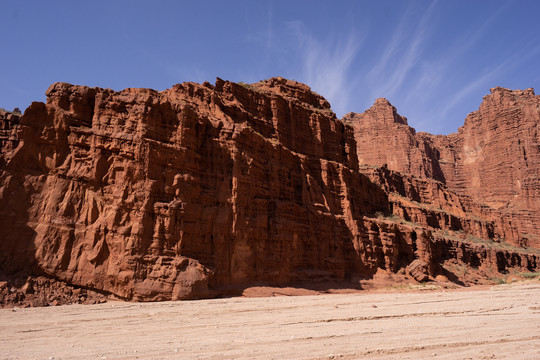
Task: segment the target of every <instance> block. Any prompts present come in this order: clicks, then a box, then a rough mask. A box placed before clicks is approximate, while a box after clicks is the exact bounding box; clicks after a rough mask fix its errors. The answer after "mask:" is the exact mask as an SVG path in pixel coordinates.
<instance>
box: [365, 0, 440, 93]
mask: <svg viewBox="0 0 540 360" xmlns="http://www.w3.org/2000/svg"><path fill="white" fill-rule="evenodd" d="M437 3H438V1H434V2H432V3H431V4H430V6H429V7H428V8H427V9H426V10H425V11H424V13H423V14H422V16H421V18H420V21H419V22H418V23H417V24H416V26H415V27H413V30H412V31H411V29H410V28H409V27H408V26H409V23H410V19H411V18H413V12H414V10H413V8H412V6H410V5H409V7H408V8H407V10H406V11H405V12H404V14H403V15H402V17H401V20H400V22H399V25H398V26H397V27H396V29H395V31H394V33H393V35H392V38H391V39H390V42H389V43H388V45H387V47H386V48H385V50H384V51H383V53H382V55H381V58H380V59H379V60H378V61H377V64H376V65H375V66H374V67H373V68H372V69H371V70H370V71H369V72H368V74H367V75H366V78H367V79H368V81H369V83H371V84H375V86H374V88H373V97H379V96H392V95H394V94H395V93H396V92H397V91H398V90H399V89H400V88H401V87H402V86H403V84H404V81H405V79H406V78H407V77H408V76H409V75H410V72H411V70H412V69H413V67H414V66H415V65H416V64H417V62H418V60H419V58H420V56H421V55H422V45H423V42H424V40H425V39H426V37H427V35H428V34H429V19H430V18H431V16H432V13H433V11H434V9H435V7H436V5H437Z"/></svg>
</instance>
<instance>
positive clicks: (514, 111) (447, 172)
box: [343, 87, 540, 247]
mask: <svg viewBox="0 0 540 360" xmlns="http://www.w3.org/2000/svg"><path fill="white" fill-rule="evenodd" d="M343 120H344V121H345V122H346V123H347V124H349V125H351V126H352V127H353V128H354V133H355V139H356V142H357V149H358V158H359V160H360V163H363V164H373V165H379V166H381V165H383V164H386V165H387V166H388V168H389V169H392V170H396V171H400V172H403V173H408V174H411V175H414V176H418V177H423V178H432V179H435V180H438V181H440V182H442V183H444V184H445V185H446V186H448V188H449V189H450V190H452V191H454V192H456V193H459V194H463V195H468V196H470V197H471V198H472V199H473V200H474V201H476V202H478V203H482V204H485V205H486V206H489V207H490V208H492V209H494V210H497V211H498V213H497V215H495V216H497V217H499V218H501V219H503V221H506V222H508V223H509V225H508V226H511V227H514V228H515V229H514V230H513V232H514V233H515V234H514V235H513V236H510V237H508V238H507V240H508V241H510V242H512V243H514V244H520V243H527V244H529V245H531V246H535V247H540V176H539V175H538V174H539V169H540V96H536V95H535V94H534V91H533V90H532V89H527V90H508V89H504V88H500V87H497V88H493V89H491V94H489V95H487V96H485V97H484V101H483V102H482V104H481V105H480V108H479V109H478V110H477V111H475V112H472V113H471V114H469V115H468V116H467V118H466V119H465V123H464V125H463V126H462V127H460V128H459V130H458V132H457V133H454V134H450V135H448V136H444V135H431V134H427V133H416V131H415V130H414V129H413V128H411V127H409V126H408V125H407V120H406V119H405V118H404V117H402V116H400V115H399V114H398V113H397V111H396V109H395V107H393V106H392V105H391V104H390V103H389V102H388V101H387V100H385V99H378V100H377V101H376V102H375V104H374V105H373V106H372V107H371V108H370V109H368V110H367V111H365V112H364V113H362V114H356V113H349V114H347V115H346V116H345V117H344V118H343ZM374 144H381V146H373V145H374Z"/></svg>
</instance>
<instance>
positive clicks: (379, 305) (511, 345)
mask: <svg viewBox="0 0 540 360" xmlns="http://www.w3.org/2000/svg"><path fill="white" fill-rule="evenodd" d="M0 358H3V359H105V358H106V359H137V358H138V359H195V358H196V359H208V358H210V359H253V358H264V359H270V358H275V359H332V358H338V359H357V358H369V359H419V358H436V359H531V360H532V359H535V360H537V359H540V282H538V281H536V282H528V283H521V284H520V283H514V284H511V285H500V286H495V287H492V288H485V289H481V290H478V289H476V290H466V291H463V290H460V291H429V292H426V291H424V292H397V291H389V292H379V293H360V294H344V295H319V296H295V297H289V296H282V297H270V298H229V299H215V300H201V301H184V302H163V303H143V304H141V303H122V302H114V303H111V302H109V303H106V304H99V305H68V306H59V307H48V308H27V309H3V310H0Z"/></svg>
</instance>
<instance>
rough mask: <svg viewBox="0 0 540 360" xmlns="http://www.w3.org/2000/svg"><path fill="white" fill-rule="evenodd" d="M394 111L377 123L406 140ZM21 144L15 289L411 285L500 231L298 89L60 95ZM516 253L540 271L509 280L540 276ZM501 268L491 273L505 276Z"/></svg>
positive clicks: (159, 293) (0, 271)
mask: <svg viewBox="0 0 540 360" xmlns="http://www.w3.org/2000/svg"><path fill="white" fill-rule="evenodd" d="M388 106H389V105H388V104H386V103H381V104H380V107H381V109H380V111H379V110H377V111H378V112H376V114H375V115H373V116H375V117H377V116H379V115H377V114H379V113H380V114H382V115H381V116H382V117H383V118H384V119H385V121H387V122H388V123H392V124H397V125H399V126H406V120H405V119H403V118H400V117H399V116H398V115H397V113H396V112H395V109H394V110H392V111H390V112H388V111H387V110H388V109H387V108H388ZM409 129H410V128H409ZM366 131H367V130H366ZM369 131H372V130H369ZM404 131H405V132H407V131H409V133H410V135H411V139H415V137H414V136H415V134H414V131H410V130H407V128H404ZM374 138H375V140H376V139H377V137H374ZM17 141H18V143H17V144H18V145H17V146H11V147H10V146H4V147H3V150H2V153H1V161H2V168H1V172H0V239H1V241H0V275H2V277H4V278H7V277H9V278H13V277H16V276H19V277H23V278H24V279H27V277H28V276H29V275H30V276H38V275H44V276H47V277H48V278H51V279H55V280H57V281H60V282H63V283H65V284H68V285H71V286H75V287H76V288H83V289H88V290H95V291H99V292H101V293H105V294H114V295H116V296H117V297H120V298H124V299H131V300H141V301H149V300H168V299H189V298H202V297H209V296H215V295H218V294H219V293H220V292H221V291H225V290H224V289H226V288H227V287H234V286H248V285H249V284H253V283H265V284H269V285H284V284H289V283H292V282H296V281H310V280H317V279H320V278H329V279H338V280H348V279H353V278H358V277H370V276H372V275H373V274H375V273H376V272H377V271H380V270H384V271H389V272H394V273H396V272H400V271H402V272H403V273H405V269H406V268H407V266H409V265H410V264H411V263H412V262H413V261H415V260H420V261H421V264H422V271H423V273H424V274H426V275H427V276H428V278H433V277H434V276H436V275H437V274H438V273H440V272H441V271H442V266H443V265H444V262H445V261H447V260H452V261H460V262H464V261H465V260H463V259H462V258H460V257H459V256H460V254H462V253H463V252H461V253H460V252H459V251H457V250H455V251H454V250H452V249H453V248H458V247H460V246H461V244H463V243H464V242H467V238H466V236H467V235H471V234H473V235H474V236H479V237H481V238H485V239H489V238H490V236H491V235H493V234H495V233H496V231H498V230H496V229H497V227H496V224H495V223H494V220H493V219H491V218H489V219H485V220H484V219H477V218H471V216H473V215H474V216H477V215H478V214H483V213H482V210H481V209H480V207H479V208H478V209H477V208H476V207H474V205H470V204H468V203H467V201H468V200H464V198H463V197H460V196H461V195H455V194H453V193H452V192H451V191H448V190H447V189H446V187H444V185H443V184H442V183H440V182H437V183H435V182H433V183H428V182H422V181H416V180H414V179H412V178H410V177H405V176H403V175H401V174H398V173H391V172H389V170H388V169H386V168H378V169H375V170H373V171H372V172H368V171H365V169H364V170H362V169H360V168H359V160H358V157H357V152H356V149H357V144H356V142H355V139H354V130H353V128H351V127H349V126H347V125H346V124H344V123H343V122H341V121H340V120H338V119H337V118H336V116H335V114H334V113H333V112H332V111H331V109H330V105H329V104H328V102H327V101H326V100H325V99H324V98H322V97H321V96H319V95H316V94H314V93H313V92H311V91H310V89H309V87H307V86H306V85H303V84H300V83H297V82H295V81H290V80H286V79H283V78H273V79H269V80H265V81H262V82H259V83H256V84H250V85H240V84H236V83H232V82H228V81H223V80H221V79H218V80H217V81H216V84H215V85H211V84H209V83H204V84H195V83H184V84H178V85H175V86H174V87H172V88H171V89H168V90H165V91H161V92H157V91H154V90H150V89H125V90H123V91H120V92H116V91H113V90H110V89H101V88H89V87H84V86H75V85H70V84H65V83H56V84H53V85H52V86H51V87H50V88H49V89H48V90H47V103H46V104H43V103H37V102H36V103H32V105H31V106H30V107H29V108H28V109H27V110H26V111H25V113H24V115H23V117H22V119H21V122H20V128H18V130H17ZM410 148H411V149H414V146H411V147H410ZM422 156H423V155H422V153H421V152H419V153H418V154H417V155H414V157H411V159H412V160H410V161H409V162H408V163H407V164H409V165H407V166H409V167H411V166H414V164H416V160H414V159H416V158H415V157H422ZM402 161H406V160H404V158H403V159H400V160H396V164H398V163H401V162H402ZM388 162H389V161H386V163H388ZM361 170H362V171H361ZM424 170H425V171H426V172H427V171H429V166H426V167H425V169H424ZM407 171H409V170H407ZM417 204H427V205H422V206H419V205H417ZM464 204H465V205H464ZM436 206H439V207H442V208H443V209H446V210H447V211H448V212H449V213H450V215H448V214H443V212H437V211H435V209H434V208H435V207H436ZM458 223H459V225H457V224H458ZM458 229H461V231H463V236H461V237H457V238H456V239H452V238H449V237H448V236H447V235H448V234H445V231H455V230H456V231H457V230H458ZM437 239H442V240H440V241H439V240H437ZM446 240H448V241H447V242H444V241H446ZM451 240H452V241H454V242H452V241H451ZM441 244H447V245H448V247H449V248H444V246H443V250H444V251H443V250H441V246H442V245H441ZM490 251H493V253H497V252H500V250H497V249H492V250H490ZM505 251H507V252H508V253H509V254H514V255H512V256H515V257H517V258H518V259H522V258H523V259H525V258H524V256H525V257H527V259H528V260H526V261H525V260H523V261H520V262H515V261H514V263H513V265H508V266H509V267H517V268H520V269H525V270H535V269H537V268H538V266H537V263H536V257H535V256H536V255H531V256H530V259H529V255H528V254H525V253H523V252H520V249H517V248H512V249H511V250H505ZM490 254H491V253H490ZM497 256H498V255H490V256H489V257H486V259H487V260H485V261H483V262H482V263H481V264H480V266H484V267H486V268H490V269H491V268H493V269H497V261H498V260H497ZM501 261H502V260H501ZM416 264H418V262H417V263H416ZM505 266H506V265H505ZM494 271H497V270H494ZM18 274H19V275H18ZM423 279H424V278H423ZM0 281H2V279H0ZM25 281H26V282H28V281H30V280H25ZM21 283H24V281H23V282H21ZM34 283H36V282H35V281H34ZM37 283H38V282H37ZM6 286H9V285H6ZM57 288H58V289H61V288H62V287H57ZM58 291H60V290H58ZM65 292H66V294H67V295H65V296H64V297H65V298H70V297H69V296H71V295H69V294H70V292H73V290H69V289H68V290H65ZM17 293H21V294H24V293H25V292H24V291H23V290H22V289H20V291H19V292H17ZM21 296H23V295H21ZM64 297H61V296H60V295H58V298H64ZM5 298H6V299H8V298H9V296H7V295H6V297H5ZM5 301H6V302H9V301H11V300H5Z"/></svg>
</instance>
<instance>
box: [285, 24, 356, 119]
mask: <svg viewBox="0 0 540 360" xmlns="http://www.w3.org/2000/svg"><path fill="white" fill-rule="evenodd" d="M289 26H290V28H291V29H292V30H293V32H294V34H295V36H296V38H297V40H298V45H299V50H300V54H301V66H302V69H301V74H302V75H301V76H302V78H301V79H299V80H300V81H302V82H305V83H307V84H308V85H309V86H310V87H311V88H312V89H313V90H314V91H316V92H318V93H320V94H321V95H323V96H324V97H325V98H326V99H327V100H328V101H329V102H330V104H332V108H333V110H334V111H335V112H336V113H337V114H338V116H342V115H343V114H344V113H345V112H346V111H348V110H349V109H350V107H349V94H350V92H351V91H350V89H351V87H352V86H353V85H354V81H352V80H351V79H350V77H349V75H350V74H349V73H350V68H351V65H352V63H353V61H354V59H355V57H356V55H357V53H358V51H359V49H360V46H361V43H362V39H358V38H356V37H355V36H354V33H353V32H350V34H349V36H348V37H345V38H344V39H343V38H342V39H338V40H336V39H335V37H330V38H328V39H325V40H326V41H321V40H319V39H316V38H315V37H314V36H313V35H312V34H311V33H310V32H309V31H308V30H307V29H306V28H305V27H304V25H303V24H302V23H301V22H290V23H289Z"/></svg>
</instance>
